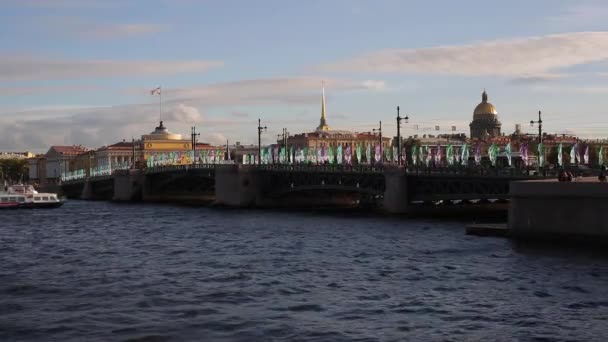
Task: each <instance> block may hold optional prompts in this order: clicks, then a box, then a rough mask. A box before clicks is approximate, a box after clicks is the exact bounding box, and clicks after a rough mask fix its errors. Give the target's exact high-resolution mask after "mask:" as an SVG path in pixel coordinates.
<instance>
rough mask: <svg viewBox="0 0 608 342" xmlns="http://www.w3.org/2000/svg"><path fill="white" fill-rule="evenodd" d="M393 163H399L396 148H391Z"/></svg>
mask: <svg viewBox="0 0 608 342" xmlns="http://www.w3.org/2000/svg"><path fill="white" fill-rule="evenodd" d="M393 161H394V162H397V163H398V162H399V149H398V148H397V146H393Z"/></svg>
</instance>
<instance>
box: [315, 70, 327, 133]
mask: <svg viewBox="0 0 608 342" xmlns="http://www.w3.org/2000/svg"><path fill="white" fill-rule="evenodd" d="M321 89H322V95H321V121H320V122H319V127H317V131H328V130H329V126H327V121H326V118H325V81H322V82H321Z"/></svg>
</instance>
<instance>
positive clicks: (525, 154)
mask: <svg viewBox="0 0 608 342" xmlns="http://www.w3.org/2000/svg"><path fill="white" fill-rule="evenodd" d="M519 153H520V154H521V160H522V161H523V162H524V165H525V166H528V144H526V143H523V144H521V145H519Z"/></svg>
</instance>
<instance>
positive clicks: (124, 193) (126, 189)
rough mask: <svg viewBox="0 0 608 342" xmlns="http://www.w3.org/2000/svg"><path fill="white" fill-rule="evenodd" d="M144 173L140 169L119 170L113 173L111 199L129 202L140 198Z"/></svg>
mask: <svg viewBox="0 0 608 342" xmlns="http://www.w3.org/2000/svg"><path fill="white" fill-rule="evenodd" d="M144 182H145V174H144V172H143V171H142V170H120V171H117V172H116V173H115V174H114V196H113V197H112V200H113V201H118V202H129V201H140V200H141V199H142V193H143V187H144Z"/></svg>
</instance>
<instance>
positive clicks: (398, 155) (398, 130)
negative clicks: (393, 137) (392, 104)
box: [380, 106, 410, 166]
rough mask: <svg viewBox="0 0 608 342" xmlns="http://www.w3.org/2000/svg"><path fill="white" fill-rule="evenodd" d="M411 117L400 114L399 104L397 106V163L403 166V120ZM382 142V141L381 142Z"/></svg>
mask: <svg viewBox="0 0 608 342" xmlns="http://www.w3.org/2000/svg"><path fill="white" fill-rule="evenodd" d="M409 119H410V118H409V117H408V116H407V114H406V115H405V117H404V118H402V117H401V116H399V106H397V158H398V159H397V165H399V166H401V120H404V121H405V123H407V122H408V121H409ZM380 144H382V142H380Z"/></svg>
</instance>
